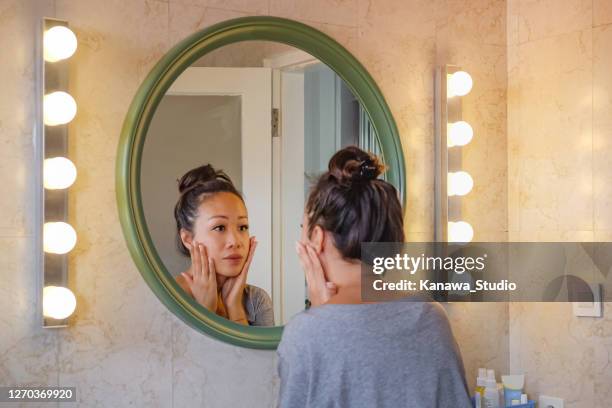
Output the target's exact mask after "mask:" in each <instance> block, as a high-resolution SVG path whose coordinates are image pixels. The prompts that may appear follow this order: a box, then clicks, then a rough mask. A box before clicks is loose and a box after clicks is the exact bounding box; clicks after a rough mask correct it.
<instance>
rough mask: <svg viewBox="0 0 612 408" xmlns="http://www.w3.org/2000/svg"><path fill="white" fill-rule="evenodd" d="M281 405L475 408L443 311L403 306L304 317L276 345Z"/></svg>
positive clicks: (334, 309)
mask: <svg viewBox="0 0 612 408" xmlns="http://www.w3.org/2000/svg"><path fill="white" fill-rule="evenodd" d="M277 352H278V356H279V360H278V361H279V362H278V369H279V376H280V380H281V387H280V396H279V406H280V407H283V408H285V407H290V408H296V407H315V408H325V407H334V408H340V407H351V408H357V407H367V408H370V407H389V408H399V407H411V408H471V406H472V405H471V402H470V398H469V394H468V389H467V385H466V382H465V372H464V368H463V362H462V360H461V354H460V352H459V348H458V347H457V343H456V342H455V339H454V337H453V334H452V331H451V328H450V324H449V322H448V318H447V316H446V313H445V311H444V309H443V308H442V306H440V304H438V303H435V302H422V301H408V302H406V301H404V302H387V303H374V304H357V305H323V306H320V307H315V308H311V309H309V310H307V311H304V312H301V313H299V314H297V315H296V316H294V317H293V319H291V321H290V322H289V323H288V324H287V326H286V327H285V330H284V332H283V337H282V339H281V342H280V345H279V347H278V351H277Z"/></svg>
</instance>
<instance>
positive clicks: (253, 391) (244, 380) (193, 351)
mask: <svg viewBox="0 0 612 408" xmlns="http://www.w3.org/2000/svg"><path fill="white" fill-rule="evenodd" d="M172 326H173V329H172V331H173V341H172V356H173V372H172V378H173V388H174V399H173V404H174V406H177V407H179V406H188V405H194V404H195V405H198V406H207V407H227V406H236V405H238V406H249V407H254V408H255V407H262V408H263V407H271V406H275V401H276V395H277V393H278V379H277V377H276V353H275V352H274V351H265V350H250V349H244V348H239V347H235V346H232V345H229V344H225V343H221V342H220V341H218V340H214V339H212V338H210V337H206V336H205V335H203V334H202V333H199V332H197V331H195V330H193V329H191V328H190V327H188V326H186V325H185V324H184V323H183V322H181V321H179V320H177V319H175V321H174V322H173V325H172ZM236 384H248V385H249V391H248V392H236V388H235V386H236Z"/></svg>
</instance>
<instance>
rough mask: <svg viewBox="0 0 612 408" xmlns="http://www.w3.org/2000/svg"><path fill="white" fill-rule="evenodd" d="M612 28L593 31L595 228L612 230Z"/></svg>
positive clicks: (605, 27) (606, 27)
mask: <svg viewBox="0 0 612 408" xmlns="http://www.w3.org/2000/svg"><path fill="white" fill-rule="evenodd" d="M611 70H612V25H606V26H602V27H598V28H594V29H593V188H594V192H593V193H594V197H593V200H594V224H595V225H594V228H595V230H610V229H612V186H611V185H610V178H611V177H612V161H611V160H610V155H611V154H612V79H611V78H610V72H611Z"/></svg>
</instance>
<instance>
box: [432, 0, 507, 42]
mask: <svg viewBox="0 0 612 408" xmlns="http://www.w3.org/2000/svg"><path fill="white" fill-rule="evenodd" d="M506 9H507V5H506V1H501V0H470V1H465V0H446V1H441V2H438V5H437V8H436V20H437V25H438V30H439V31H446V30H449V31H450V32H451V33H452V34H451V36H452V37H453V38H454V40H455V41H456V42H458V43H478V44H486V45H498V46H506V24H507V18H506V15H507V10H506Z"/></svg>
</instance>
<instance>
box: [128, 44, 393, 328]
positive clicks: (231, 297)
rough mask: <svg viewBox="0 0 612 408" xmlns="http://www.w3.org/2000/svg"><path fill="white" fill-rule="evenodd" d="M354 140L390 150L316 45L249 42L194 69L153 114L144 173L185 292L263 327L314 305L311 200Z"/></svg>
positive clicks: (156, 236) (148, 200)
mask: <svg viewBox="0 0 612 408" xmlns="http://www.w3.org/2000/svg"><path fill="white" fill-rule="evenodd" d="M348 145H358V146H359V147H361V148H363V149H365V150H368V151H371V152H372V153H374V154H376V155H378V156H379V157H382V154H381V151H380V148H379V145H378V139H377V137H376V134H375V132H374V130H373V128H372V126H371V124H370V121H369V118H368V115H367V113H366V112H365V111H364V110H363V109H362V107H361V105H360V103H359V101H358V100H357V98H356V97H355V96H354V95H353V93H352V92H351V90H350V89H349V88H348V87H347V86H346V84H345V83H344V81H343V80H342V79H341V78H340V77H338V75H336V73H335V72H334V71H333V70H332V69H330V68H329V67H328V66H326V65H325V64H323V63H321V62H320V61H318V60H317V59H316V58H314V57H313V56H311V55H310V54H307V53H305V52H303V51H301V50H298V49H296V48H293V47H291V46H288V45H285V44H281V43H274V42H265V41H248V42H242V43H236V44H232V45H228V46H225V47H222V48H220V49H217V50H215V51H213V52H211V53H209V54H207V55H206V56H204V57H203V58H201V59H200V60H198V61H196V63H194V64H193V65H192V67H190V68H188V69H187V70H185V72H183V73H182V74H181V76H180V77H179V78H177V80H176V81H175V82H174V84H173V85H172V86H171V88H170V89H169V90H168V92H167V93H166V95H165V96H164V98H163V99H162V102H161V103H160V105H159V106H158V108H157V110H156V112H155V115H154V117H153V120H152V121H151V124H150V127H149V130H148V133H147V137H146V141H145V146H144V150H143V156H142V165H141V176H140V177H141V180H140V181H141V194H142V202H143V210H144V214H145V218H146V223H147V227H148V230H149V233H150V235H151V239H152V242H153V243H154V244H155V247H156V250H157V253H158V254H159V256H160V258H161V260H162V261H163V263H164V265H165V266H166V269H167V270H168V272H169V273H170V274H171V275H172V276H174V277H175V279H176V281H177V283H178V284H179V286H180V287H181V288H183V290H184V291H185V295H186V296H191V297H192V298H193V299H195V300H196V301H197V302H198V303H199V304H201V305H202V306H203V307H206V308H208V309H209V310H211V311H214V312H215V313H216V314H218V315H220V316H223V317H226V318H228V319H231V320H233V321H235V322H237V323H239V324H248V325H254V326H272V325H282V324H285V323H286V322H287V321H288V320H289V319H290V318H291V317H292V316H293V315H294V314H295V313H298V312H299V311H301V310H303V309H304V307H305V306H306V305H307V304H308V300H307V291H306V283H305V279H304V275H303V273H302V271H301V268H300V264H299V261H298V257H297V255H296V252H295V243H296V242H297V241H298V240H299V238H300V232H301V231H300V223H301V220H302V213H303V210H304V200H305V197H306V194H307V192H308V189H309V187H310V180H311V179H313V178H314V177H316V176H317V175H318V174H320V173H321V172H323V171H324V170H326V166H327V163H328V161H329V159H330V157H331V156H332V155H333V153H334V152H336V151H337V150H339V149H341V148H342V147H344V146H348ZM383 160H384V158H383ZM253 237H254V238H253Z"/></svg>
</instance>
